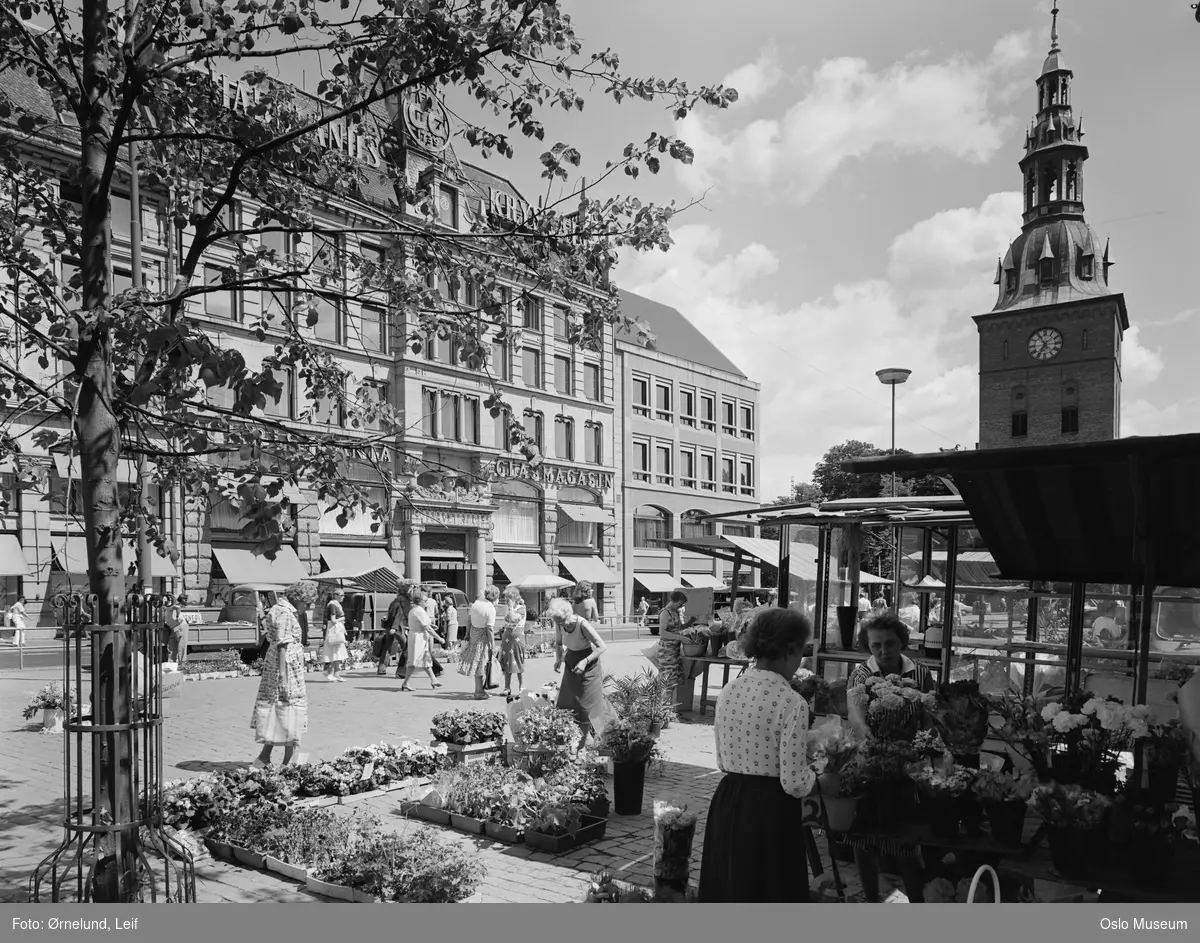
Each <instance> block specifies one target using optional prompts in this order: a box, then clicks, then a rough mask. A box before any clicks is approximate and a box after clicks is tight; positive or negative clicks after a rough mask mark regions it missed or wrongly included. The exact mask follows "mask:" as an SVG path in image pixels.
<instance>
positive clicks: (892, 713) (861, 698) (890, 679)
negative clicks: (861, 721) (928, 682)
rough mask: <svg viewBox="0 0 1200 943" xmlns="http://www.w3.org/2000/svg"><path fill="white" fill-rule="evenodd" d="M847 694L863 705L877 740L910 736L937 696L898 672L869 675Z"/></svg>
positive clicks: (931, 707) (934, 702)
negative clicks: (861, 683) (885, 675)
mask: <svg viewBox="0 0 1200 943" xmlns="http://www.w3.org/2000/svg"><path fill="white" fill-rule="evenodd" d="M849 694H850V696H852V697H854V698H856V699H857V701H858V703H859V704H863V705H864V706H865V711H864V713H865V714H866V718H867V725H868V726H869V727H870V728H871V733H872V734H874V735H875V737H876V738H877V739H880V740H912V738H913V737H915V736H916V734H917V731H918V730H919V729H920V728H921V726H922V723H921V721H922V717H923V715H924V713H926V712H927V711H931V710H933V708H934V707H935V706H936V705H937V699H936V698H935V697H934V696H933V695H932V694H926V693H924V692H922V691H921V689H920V687H918V685H917V682H916V681H914V680H912V679H911V678H902V677H900V675H888V676H887V677H886V678H880V677H871V678H868V679H867V681H866V684H863V685H860V686H858V687H856V688H854V689H853V690H852V691H850V692H849Z"/></svg>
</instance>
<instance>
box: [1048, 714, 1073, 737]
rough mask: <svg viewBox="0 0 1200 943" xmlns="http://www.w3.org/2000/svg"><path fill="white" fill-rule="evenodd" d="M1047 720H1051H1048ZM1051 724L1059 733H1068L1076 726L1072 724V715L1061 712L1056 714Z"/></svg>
mask: <svg viewBox="0 0 1200 943" xmlns="http://www.w3.org/2000/svg"><path fill="white" fill-rule="evenodd" d="M1047 720H1051V719H1050V718H1047ZM1051 723H1053V724H1054V729H1055V730H1057V731H1058V732H1059V733H1067V732H1068V731H1069V730H1070V729H1071V728H1072V727H1073V726H1075V725H1074V724H1073V723H1072V722H1071V715H1070V714H1069V713H1067V712H1066V711H1061V712H1060V713H1058V714H1055V715H1054V718H1053V719H1052V720H1051Z"/></svg>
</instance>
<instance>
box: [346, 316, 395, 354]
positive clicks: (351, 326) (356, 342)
mask: <svg viewBox="0 0 1200 943" xmlns="http://www.w3.org/2000/svg"><path fill="white" fill-rule="evenodd" d="M385 317H386V315H385V312H384V309H383V308H378V307H376V306H375V305H361V306H360V307H359V309H358V314H349V313H348V314H347V315H346V346H348V347H353V348H355V349H357V350H366V351H371V352H375V353H378V352H380V351H382V350H383V349H384V324H385V323H386V321H385Z"/></svg>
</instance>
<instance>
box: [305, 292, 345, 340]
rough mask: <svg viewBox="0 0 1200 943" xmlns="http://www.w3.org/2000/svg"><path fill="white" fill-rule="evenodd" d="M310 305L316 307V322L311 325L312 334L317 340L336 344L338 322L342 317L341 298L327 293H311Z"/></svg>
mask: <svg viewBox="0 0 1200 943" xmlns="http://www.w3.org/2000/svg"><path fill="white" fill-rule="evenodd" d="M312 305H313V307H314V308H316V309H317V323H316V324H315V325H313V334H314V335H315V336H316V338H317V340H321V341H328V342H329V343H331V344H336V343H337V342H338V340H339V337H338V322H339V321H341V319H342V318H341V314H342V302H341V299H340V298H331V297H329V296H328V295H313V296H312Z"/></svg>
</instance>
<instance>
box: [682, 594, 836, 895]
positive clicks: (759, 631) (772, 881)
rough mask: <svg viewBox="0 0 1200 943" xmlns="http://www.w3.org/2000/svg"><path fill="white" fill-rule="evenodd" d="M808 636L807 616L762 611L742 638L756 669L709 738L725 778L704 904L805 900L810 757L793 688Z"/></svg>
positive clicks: (710, 834)
mask: <svg viewBox="0 0 1200 943" xmlns="http://www.w3.org/2000/svg"><path fill="white" fill-rule="evenodd" d="M811 636H812V622H810V621H809V619H808V617H807V616H805V615H804V614H802V613H799V612H796V611H795V610H793V609H778V608H774V609H762V610H759V612H758V614H757V615H756V617H755V618H754V620H753V621H752V622H751V623H750V626H749V629H748V631H747V633H746V635H745V637H744V641H743V645H744V648H745V654H746V656H747V657H749V658H752V659H754V666H753V667H752V668H751V669H750V670H748V671H746V672H745V673H744V674H742V675H740V676H739V677H737V678H735V679H734V680H733V681H732V682H730V683H729V684H727V685H726V686H725V688H724V690H722V691H721V696H720V698H719V699H718V701H717V712H716V719H715V722H714V732H715V734H716V754H717V765H718V767H719V768H720V769H721V772H723V773H724V774H725V775H724V776H723V777H722V779H721V782H720V784H719V785H718V786H717V790H716V793H715V794H714V795H713V799H712V803H711V805H710V806H709V809H708V820H707V825H706V826H705V832H704V849H703V855H702V859H701V865H700V895H699V896H700V900H701V901H702V902H704V903H722V902H730V903H795V902H799V901H807V900H808V899H809V896H808V879H807V878H808V863H807V860H806V857H805V849H806V847H807V845H806V838H805V832H804V828H803V826H802V824H801V822H802V819H803V815H804V809H803V805H802V803H801V799H803V797H805V796H807V795H808V794H809V793H810V792H811V791H812V789H813V786H814V785H815V784H816V777H815V775H814V774H813V772H812V770H811V769H810V768H809V766H808V758H807V755H806V740H807V737H808V703H807V702H806V701H805V700H804V698H803V697H801V696H800V695H799V694H798V693H796V692H795V691H794V690H792V687H791V685H790V684H789V681H790V679H791V678H792V677H793V676H794V675H795V674H796V671H797V670H798V669H799V668H800V664H801V662H802V661H803V659H804V647H805V645H807V644H808V640H809V638H810V637H811Z"/></svg>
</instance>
